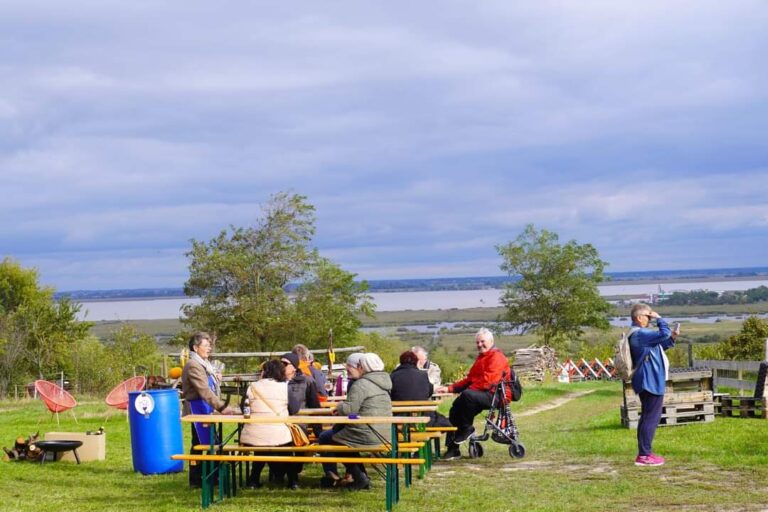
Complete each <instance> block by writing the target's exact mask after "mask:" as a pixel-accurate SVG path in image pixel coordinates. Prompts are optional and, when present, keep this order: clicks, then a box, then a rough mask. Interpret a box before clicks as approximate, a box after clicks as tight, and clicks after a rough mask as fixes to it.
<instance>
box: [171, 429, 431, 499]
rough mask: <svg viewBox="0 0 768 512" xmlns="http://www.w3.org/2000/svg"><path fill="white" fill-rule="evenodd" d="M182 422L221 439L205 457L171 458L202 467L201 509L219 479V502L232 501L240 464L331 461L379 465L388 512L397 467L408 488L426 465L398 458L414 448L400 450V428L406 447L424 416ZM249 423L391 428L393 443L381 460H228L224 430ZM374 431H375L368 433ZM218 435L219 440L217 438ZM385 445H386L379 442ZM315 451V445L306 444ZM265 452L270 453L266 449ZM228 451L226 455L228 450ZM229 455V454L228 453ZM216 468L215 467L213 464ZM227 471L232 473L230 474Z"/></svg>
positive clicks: (397, 487)
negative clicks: (414, 471)
mask: <svg viewBox="0 0 768 512" xmlns="http://www.w3.org/2000/svg"><path fill="white" fill-rule="evenodd" d="M182 421H183V422H185V423H202V424H206V425H208V428H209V429H210V439H222V442H221V443H220V444H210V445H204V446H206V447H207V448H208V450H209V451H208V453H205V454H174V455H173V456H172V457H171V458H172V459H174V460H186V461H189V462H200V463H202V465H203V471H202V473H203V483H202V488H201V502H202V507H203V508H206V507H208V506H209V505H210V504H211V503H213V502H214V501H215V495H214V487H215V486H214V481H215V480H216V478H217V477H218V491H219V492H218V498H219V500H223V499H224V498H226V497H232V496H234V495H235V494H236V492H237V486H236V483H235V480H234V478H232V477H233V473H234V472H235V471H236V466H237V465H239V464H242V463H246V464H247V463H252V462H296V463H323V462H335V463H360V464H377V465H383V466H385V473H384V480H385V488H386V491H385V499H386V509H387V510H388V511H391V510H392V507H393V505H394V504H395V503H397V502H398V501H399V499H400V478H399V466H400V465H403V466H405V468H406V478H405V483H406V486H409V485H410V468H411V467H412V466H414V465H417V466H424V465H425V464H426V463H427V460H426V459H424V458H410V457H402V456H401V454H406V453H410V452H411V451H412V448H414V446H413V445H409V444H406V445H405V446H404V447H403V449H402V450H401V449H400V444H401V442H400V440H399V436H398V426H404V427H405V428H403V429H402V435H403V440H404V442H405V443H409V442H410V425H420V424H425V423H427V422H428V421H429V417H426V416H376V417H360V418H348V417H346V416H305V415H301V416H252V417H250V418H247V419H246V418H244V417H243V416H241V415H196V414H192V415H188V416H184V417H183V418H182ZM248 423H257V424H275V423H278V424H285V423H298V424H310V423H323V424H363V425H368V426H371V425H380V424H388V425H390V426H391V429H392V430H391V432H392V441H391V443H386V442H383V443H382V444H383V446H384V449H383V450H381V452H380V453H381V456H379V457H373V456H370V457H344V456H343V451H344V450H337V452H342V453H339V455H334V456H323V457H316V456H311V455H294V454H293V453H290V454H285V455H280V454H278V455H242V454H237V455H232V454H227V453H225V450H224V447H225V446H232V445H228V444H227V443H228V441H229V440H230V439H231V438H232V437H233V436H234V434H235V433H236V432H237V429H235V430H234V432H232V433H231V434H230V435H229V436H228V437H224V435H223V432H222V431H223V426H224V425H236V426H238V427H239V426H241V425H243V424H248ZM372 430H373V431H374V432H376V431H375V429H372ZM217 431H218V432H219V433H221V434H222V435H221V436H220V437H217ZM382 441H384V440H382ZM310 446H316V447H317V448H319V445H310ZM266 448H269V449H270V450H264V449H266ZM272 448H281V447H261V446H260V447H255V448H254V449H255V450H258V451H260V452H261V451H274V452H276V453H279V450H272ZM282 448H287V450H285V451H286V452H288V451H289V450H290V452H297V451H304V452H316V453H320V452H322V451H325V449H313V448H308V447H302V448H304V449H303V450H300V449H299V447H282ZM366 448H367V447H362V448H355V449H352V450H349V451H357V452H366V451H367V449H366ZM237 449H240V450H241V451H244V450H243V447H240V446H237ZM417 449H418V448H417ZM227 451H229V450H227ZM329 452H330V453H332V452H333V451H332V450H329V451H326V453H329ZM230 453H231V451H230ZM217 463H218V464H217ZM230 468H231V472H230Z"/></svg>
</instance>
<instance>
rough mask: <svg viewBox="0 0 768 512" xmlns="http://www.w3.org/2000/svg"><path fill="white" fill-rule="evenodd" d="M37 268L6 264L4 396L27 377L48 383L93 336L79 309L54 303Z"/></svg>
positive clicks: (2, 265)
mask: <svg viewBox="0 0 768 512" xmlns="http://www.w3.org/2000/svg"><path fill="white" fill-rule="evenodd" d="M53 294H54V290H53V289H52V288H50V287H41V286H39V285H38V275H37V271H36V270H35V269H25V268H23V267H22V266H21V265H20V264H18V263H16V262H15V261H13V260H11V259H10V258H5V259H3V261H2V262H0V396H4V395H5V393H6V392H7V390H8V386H9V385H10V384H12V383H14V382H21V381H22V379H24V378H27V377H37V378H44V377H45V375H46V374H49V373H53V372H57V371H60V370H61V369H62V368H63V367H65V366H67V365H68V360H69V358H70V357H71V353H72V350H71V346H72V344H73V343H74V342H75V341H76V340H79V339H82V338H83V337H85V336H86V335H87V332H88V329H89V328H90V327H91V325H92V324H91V323H89V322H80V321H78V319H77V313H78V311H79V310H80V305H79V304H74V303H72V302H71V301H69V300H67V299H62V300H59V301H56V300H54V298H53Z"/></svg>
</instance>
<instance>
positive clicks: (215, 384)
mask: <svg viewBox="0 0 768 512" xmlns="http://www.w3.org/2000/svg"><path fill="white" fill-rule="evenodd" d="M189 358H190V359H191V360H193V361H195V362H196V363H198V364H199V365H201V366H202V367H203V368H205V373H207V374H208V385H209V387H210V388H211V391H213V392H214V393H216V396H219V395H220V394H221V388H220V387H219V379H218V378H217V377H216V372H215V370H214V369H213V365H212V364H211V362H210V361H208V360H207V359H203V358H202V357H200V355H199V354H198V353H197V352H195V351H194V350H193V351H192V352H190V354H189Z"/></svg>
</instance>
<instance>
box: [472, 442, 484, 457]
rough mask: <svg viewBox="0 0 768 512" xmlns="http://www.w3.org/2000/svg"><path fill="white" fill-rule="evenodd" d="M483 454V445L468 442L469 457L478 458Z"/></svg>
mask: <svg viewBox="0 0 768 512" xmlns="http://www.w3.org/2000/svg"><path fill="white" fill-rule="evenodd" d="M482 456H483V445H481V444H480V443H469V458H470V459H479V458H480V457H482Z"/></svg>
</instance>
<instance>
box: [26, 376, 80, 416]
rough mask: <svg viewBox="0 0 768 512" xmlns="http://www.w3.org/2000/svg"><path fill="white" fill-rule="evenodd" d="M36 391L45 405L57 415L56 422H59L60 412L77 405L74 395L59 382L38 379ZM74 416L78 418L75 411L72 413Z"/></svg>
mask: <svg viewBox="0 0 768 512" xmlns="http://www.w3.org/2000/svg"><path fill="white" fill-rule="evenodd" d="M35 391H36V392H37V395H38V396H39V397H40V399H41V400H42V401H43V403H44V404H45V406H46V407H47V408H48V410H49V411H51V414H52V415H53V414H55V415H56V423H59V413H60V412H64V411H68V410H70V409H72V408H73V407H75V406H76V405H77V400H75V399H74V397H72V395H70V394H69V393H67V391H65V390H64V388H62V387H61V386H59V385H58V384H56V383H54V382H51V381H48V380H36V381H35ZM72 417H73V418H75V423H77V418H76V417H75V413H74V412H73V413H72Z"/></svg>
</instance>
